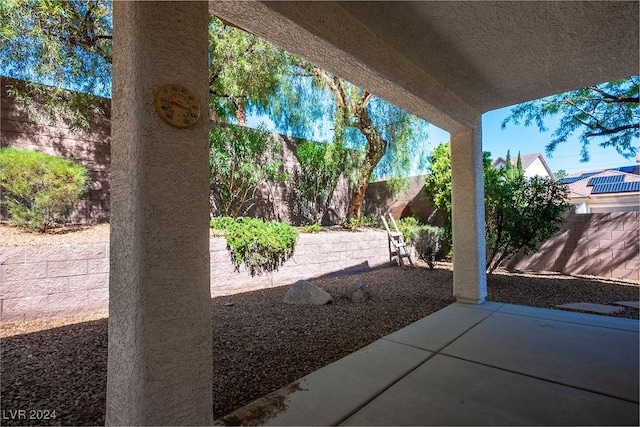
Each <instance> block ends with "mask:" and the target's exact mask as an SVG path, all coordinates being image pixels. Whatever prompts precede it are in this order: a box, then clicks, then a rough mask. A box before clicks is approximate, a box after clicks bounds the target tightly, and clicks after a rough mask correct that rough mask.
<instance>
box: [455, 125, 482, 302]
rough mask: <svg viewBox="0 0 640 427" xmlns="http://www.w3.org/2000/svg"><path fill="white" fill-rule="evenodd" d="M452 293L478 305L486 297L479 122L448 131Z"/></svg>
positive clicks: (480, 131) (461, 299)
mask: <svg viewBox="0 0 640 427" xmlns="http://www.w3.org/2000/svg"><path fill="white" fill-rule="evenodd" d="M451 186H452V189H451V191H452V196H451V198H452V220H453V294H454V296H455V297H456V299H457V300H458V301H459V302H463V303H470V304H480V303H482V302H484V300H485V298H486V296H487V275H486V272H485V258H486V247H485V229H484V176H483V168H482V122H481V119H480V116H478V118H477V125H476V126H475V127H473V128H464V129H461V130H456V131H452V132H451Z"/></svg>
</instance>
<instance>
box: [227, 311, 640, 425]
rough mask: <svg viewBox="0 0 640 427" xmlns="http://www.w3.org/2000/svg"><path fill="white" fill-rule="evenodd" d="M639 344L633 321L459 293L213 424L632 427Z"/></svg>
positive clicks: (636, 324) (636, 421)
mask: <svg viewBox="0 0 640 427" xmlns="http://www.w3.org/2000/svg"><path fill="white" fill-rule="evenodd" d="M638 344H639V322H638V321H636V320H631V319H621V318H612V317H605V316H598V315H591V314H582V313H571V312H566V311H559V310H548V309H540V308H532V307H524V306H517V305H511V304H502V303H495V302H486V303H484V304H481V305H466V304H459V303H456V304H453V305H451V306H448V307H446V308H444V309H442V310H440V311H438V312H436V313H434V314H432V315H430V316H427V317H425V318H423V319H421V320H419V321H417V322H415V323H413V324H411V325H409V326H407V327H405V328H403V329H401V330H399V331H397V332H394V333H392V334H390V335H387V336H386V337H383V338H381V339H379V340H378V341H376V342H374V343H372V344H370V345H369V346H367V347H365V348H363V349H361V350H359V351H357V352H355V353H352V354H350V355H349V356H347V357H345V358H343V359H340V360H338V361H336V362H334V363H332V364H330V365H328V366H326V367H324V368H322V369H320V370H318V371H316V372H313V373H311V374H310V375H307V376H306V377H304V378H302V379H300V380H299V381H296V382H295V383H293V384H291V385H289V386H287V387H284V388H283V389H281V390H278V391H276V392H274V393H272V394H270V395H267V396H265V397H263V398H261V399H259V400H257V401H255V402H253V403H251V404H249V405H247V406H245V407H243V408H241V409H239V410H238V411H236V412H234V413H232V414H229V415H227V416H226V417H223V418H222V419H220V420H218V421H217V422H216V423H217V424H236V425H237V424H243V425H635V426H637V425H638V424H639V415H638V413H639V406H638V395H639V389H638V376H639V372H638V370H639V368H638V366H639V349H638Z"/></svg>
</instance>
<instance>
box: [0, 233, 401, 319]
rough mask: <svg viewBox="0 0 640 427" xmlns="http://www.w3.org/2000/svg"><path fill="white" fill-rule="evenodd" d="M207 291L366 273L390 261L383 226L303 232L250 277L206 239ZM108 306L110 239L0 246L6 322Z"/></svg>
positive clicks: (0, 310) (0, 300)
mask: <svg viewBox="0 0 640 427" xmlns="http://www.w3.org/2000/svg"><path fill="white" fill-rule="evenodd" d="M210 252H211V296H212V297H216V296H221V295H230V294H234V293H238V292H247V291H252V290H257V289H265V288H270V287H274V286H280V285H286V284H290V283H293V282H295V281H297V280H300V279H310V278H313V277H319V276H323V275H327V274H341V273H346V272H352V271H359V270H365V269H367V268H369V267H376V266H380V265H382V264H385V263H388V262H389V251H388V246H387V235H386V233H385V232H381V231H363V232H346V231H345V232H330V233H319V234H302V235H300V237H299V240H298V244H297V245H296V248H295V252H294V255H293V257H292V258H290V259H289V260H288V261H287V262H286V263H285V264H284V265H283V266H282V267H280V269H279V270H278V271H275V272H273V273H264V274H263V275H261V276H255V277H251V275H249V274H248V272H247V271H246V270H245V269H244V268H241V269H240V272H236V271H235V270H234V267H233V265H232V263H231V259H230V256H229V251H228V250H227V245H226V241H225V240H224V239H222V238H214V239H211V241H210ZM108 307H109V244H108V243H98V244H92V245H73V246H70V245H59V246H42V247H36V246H33V247H0V320H1V321H2V322H4V323H12V322H19V321H25V320H27V321H28V320H38V319H46V318H56V317H65V316H75V315H83V314H89V313H105V314H106V313H107V311H108Z"/></svg>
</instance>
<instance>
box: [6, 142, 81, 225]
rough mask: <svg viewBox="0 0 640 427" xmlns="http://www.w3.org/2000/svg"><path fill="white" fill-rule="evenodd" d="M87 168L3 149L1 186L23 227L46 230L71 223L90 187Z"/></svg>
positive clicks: (38, 154) (30, 153) (68, 161)
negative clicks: (77, 204) (76, 205)
mask: <svg viewBox="0 0 640 427" xmlns="http://www.w3.org/2000/svg"><path fill="white" fill-rule="evenodd" d="M86 173H87V170H86V168H85V167H84V166H81V165H78V164H76V163H74V162H72V161H70V160H66V159H62V158H59V157H55V156H50V155H48V154H44V153H40V152H37V151H28V150H18V149H15V148H5V149H1V150H0V187H2V188H3V189H4V191H5V201H6V204H7V211H8V213H9V215H10V216H11V219H12V221H13V222H14V223H15V224H16V225H18V226H21V227H25V228H30V229H33V230H39V231H42V232H44V231H46V230H47V229H48V228H49V227H51V226H53V225H54V224H56V223H59V222H63V221H67V220H68V213H69V209H70V208H71V207H72V205H73V204H74V203H75V202H76V201H77V200H78V198H79V197H80V196H81V195H82V193H83V192H84V191H85V188H86Z"/></svg>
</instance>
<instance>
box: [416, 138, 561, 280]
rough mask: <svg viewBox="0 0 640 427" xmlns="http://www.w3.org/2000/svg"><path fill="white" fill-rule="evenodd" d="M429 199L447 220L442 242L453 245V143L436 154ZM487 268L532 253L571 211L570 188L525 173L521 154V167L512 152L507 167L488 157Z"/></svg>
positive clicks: (427, 188) (429, 179)
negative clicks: (451, 148)
mask: <svg viewBox="0 0 640 427" xmlns="http://www.w3.org/2000/svg"><path fill="white" fill-rule="evenodd" d="M430 159H431V164H430V174H429V175H428V176H427V179H426V183H425V197H426V198H427V199H428V200H433V201H434V203H435V205H436V206H437V207H438V208H439V209H441V210H442V212H443V214H444V216H445V226H444V230H443V244H444V246H445V247H446V246H447V245H449V244H451V237H452V235H451V156H450V151H449V146H448V144H441V145H440V146H438V147H436V149H435V150H434V151H433V152H432V154H431V156H430ZM483 166H484V188H485V221H486V223H485V228H486V240H487V270H488V272H489V273H491V272H493V271H494V270H495V269H496V268H497V267H498V266H499V265H500V263H501V262H502V261H504V260H506V259H509V258H510V257H512V256H513V255H515V254H516V253H517V252H518V251H520V250H522V251H524V252H525V253H529V252H532V251H535V250H537V245H538V244H539V243H541V242H542V241H544V240H545V239H547V238H549V237H550V236H551V235H552V234H553V233H554V232H556V231H557V230H558V229H559V226H560V224H561V223H562V221H563V219H562V214H563V212H564V211H565V210H566V209H567V208H568V206H569V204H568V202H567V199H566V197H567V189H566V188H565V187H564V186H562V185H559V184H557V183H556V182H554V181H552V180H548V179H542V178H538V177H534V178H532V179H527V178H525V177H524V175H523V171H522V161H521V160H520V155H518V161H516V165H513V164H512V162H511V155H510V153H507V162H506V166H505V167H504V168H499V169H495V168H493V167H492V166H491V158H490V156H489V153H486V152H485V153H483Z"/></svg>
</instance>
